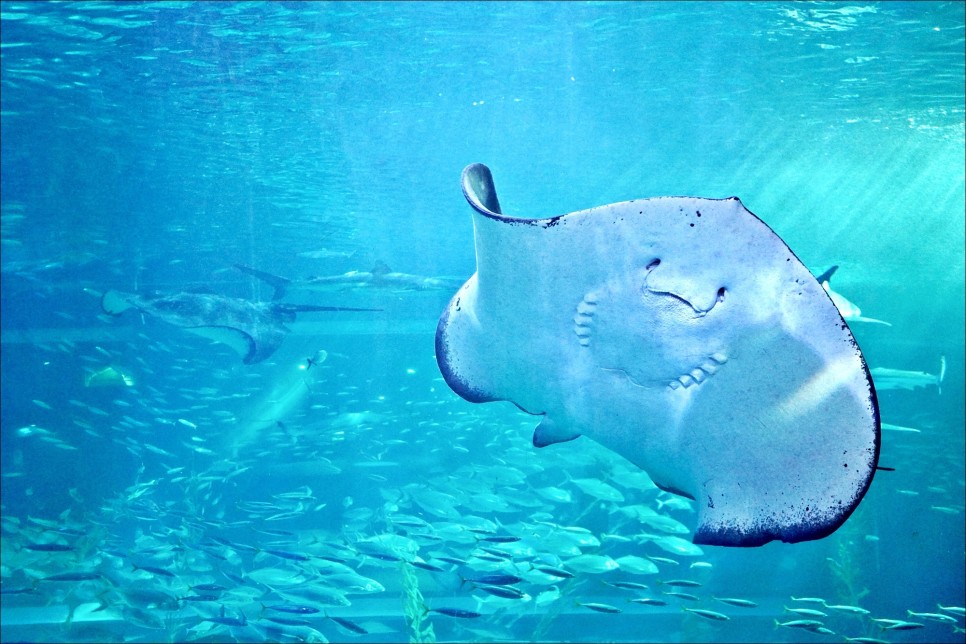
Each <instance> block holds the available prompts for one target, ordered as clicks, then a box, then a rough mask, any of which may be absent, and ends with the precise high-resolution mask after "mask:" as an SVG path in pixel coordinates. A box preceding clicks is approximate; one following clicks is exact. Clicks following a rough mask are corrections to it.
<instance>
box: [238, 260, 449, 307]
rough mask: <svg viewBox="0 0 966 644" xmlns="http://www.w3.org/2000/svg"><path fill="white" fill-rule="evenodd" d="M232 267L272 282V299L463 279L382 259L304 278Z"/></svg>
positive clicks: (444, 287)
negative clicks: (406, 269) (399, 267)
mask: <svg viewBox="0 0 966 644" xmlns="http://www.w3.org/2000/svg"><path fill="white" fill-rule="evenodd" d="M235 268H237V269H238V270H240V271H241V272H243V273H247V274H248V275H253V276H255V277H257V278H258V279H260V280H263V281H265V282H267V283H268V284H271V285H272V287H273V288H274V289H275V295H274V297H273V298H272V299H273V300H279V299H281V298H282V297H284V295H285V294H286V292H287V291H290V290H291V291H312V292H330V291H347V290H359V289H384V290H389V291H449V290H452V289H456V288H459V287H460V286H461V285H462V284H463V282H464V281H466V280H465V279H463V278H456V277H425V276H423V275H412V274H410V273H397V272H395V271H393V270H392V269H390V268H389V267H388V266H387V265H386V264H385V263H383V262H376V264H375V266H373V267H372V270H371V271H349V272H348V273H343V274H342V275H323V276H318V277H310V278H308V279H305V280H293V279H288V278H286V277H279V276H278V275H272V274H271V273H266V272H264V271H260V270H257V269H254V268H252V267H250V266H243V265H242V264H235Z"/></svg>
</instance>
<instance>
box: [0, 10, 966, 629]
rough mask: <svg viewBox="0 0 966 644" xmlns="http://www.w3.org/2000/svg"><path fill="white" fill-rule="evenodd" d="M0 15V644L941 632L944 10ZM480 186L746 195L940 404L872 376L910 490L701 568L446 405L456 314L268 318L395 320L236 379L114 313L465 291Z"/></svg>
mask: <svg viewBox="0 0 966 644" xmlns="http://www.w3.org/2000/svg"><path fill="white" fill-rule="evenodd" d="M0 29H2V31H0V44H2V49H0V52H2V55H0V75H2V76H0V87H2V93H0V109H2V113H0V115H2V131H0V151H2V156H0V173H2V182H0V188H2V192H0V207H2V271H0V275H2V327H0V330H2V334H0V340H2V351H0V359H2V408H0V414H2V416H0V418H2V423H0V431H2V436H0V439H2V452H0V459H2V460H0V463H2V522H0V527H2V532H0V547H2V559H0V581H2V591H3V594H2V612H0V637H2V639H3V640H4V641H261V640H268V641H325V640H329V641H382V642H394V641H417V640H418V641H533V640H540V641H561V640H567V641H593V642H599V641H702V642H710V641H715V642H717V641H722V642H751V641H808V642H813V641H814V642H824V641H828V642H834V641H842V640H843V638H856V637H867V638H876V639H878V640H885V641H890V642H915V641H922V642H940V641H941V642H963V641H964V633H963V630H962V629H963V626H964V617H963V612H962V611H963V608H962V607H963V606H964V604H966V599H964V594H966V591H964V568H963V562H964V554H966V552H964V550H966V548H964V521H963V515H964V393H963V389H964V381H963V367H964V5H963V4H962V3H958V2H949V3H942V2H939V3H936V2H889V3H868V2H853V3H791V2H789V3H784V2H782V3H771V2H754V3H739V2H725V3H693V2H688V3H674V2H660V3H598V2H594V3H553V2H539V3H526V2H509V3H499V2H497V3H458V2H444V3H433V2H413V3H376V2H372V3H370V2H365V3H342V2H337V3H274V2H273V3H229V2H212V3H178V2H167V3H164V2H158V3H143V4H129V3H106V2H103V3H102V2H89V3H48V2H2V3H0ZM473 162H482V163H485V164H487V165H488V166H490V167H491V168H492V169H493V172H494V175H495V177H496V182H497V184H498V187H499V189H500V199H501V203H502V204H503V207H504V209H505V211H506V212H508V213H511V214H513V215H516V216H522V217H546V216H552V215H558V214H562V213H565V212H571V211H575V210H580V209H584V208H589V207H593V206H598V205H601V204H607V203H612V202H617V201H623V200H627V199H636V198H643V197H652V196H662V195H694V196H702V197H711V198H724V197H729V196H732V195H736V196H738V197H740V198H741V200H742V202H743V203H744V204H745V205H746V206H747V207H748V208H749V209H750V210H751V211H753V212H754V213H755V214H757V215H758V216H759V217H760V218H761V219H762V220H764V221H765V222H766V223H767V224H768V225H769V226H770V227H771V228H772V229H773V230H775V231H776V232H777V233H778V234H779V235H780V236H781V237H782V238H783V239H784V240H785V242H786V243H787V244H788V245H789V246H790V247H791V248H792V249H793V250H794V252H795V254H796V255H797V256H798V257H799V258H801V260H802V261H803V262H804V263H805V264H806V265H807V266H808V267H809V268H810V269H812V270H813V272H814V273H815V274H819V273H820V272H821V271H824V270H825V269H827V268H829V267H830V266H833V265H837V266H838V267H839V268H838V271H837V273H836V274H835V276H834V279H833V280H832V282H831V286H832V287H833V288H834V289H835V291H836V292H838V293H840V294H842V295H843V296H845V297H846V298H848V300H850V301H851V302H853V303H854V304H856V305H857V306H859V307H861V309H862V314H863V315H864V316H866V317H870V318H875V319H878V320H882V321H886V322H888V323H889V324H890V325H891V326H887V325H884V324H878V323H874V322H859V321H857V322H853V323H852V324H851V327H852V331H853V333H854V334H855V336H856V338H857V340H858V342H859V344H860V345H861V347H862V350H863V352H864V354H865V357H866V359H867V361H868V363H869V365H870V367H872V368H886V369H898V370H903V371H907V372H924V373H926V374H929V375H930V376H932V378H931V380H930V378H928V377H923V378H922V379H921V380H920V384H922V385H923V386H920V387H918V388H914V389H902V388H891V387H883V386H880V387H879V391H878V398H879V403H880V410H881V415H882V420H883V422H884V423H887V424H889V425H890V426H892V427H893V428H891V429H886V430H884V431H883V437H882V454H881V459H880V465H882V466H886V467H890V468H894V469H895V471H881V472H878V473H877V474H876V476H875V479H874V481H873V483H872V486H871V488H870V490H869V492H868V494H867V496H866V498H865V499H864V501H863V502H862V503H861V505H860V506H859V507H858V509H857V510H856V511H855V513H854V514H853V515H852V516H851V518H850V519H849V520H848V521H847V522H846V523H845V524H844V526H843V527H842V528H840V529H839V530H838V531H837V532H835V533H834V534H832V535H831V536H829V537H827V538H825V539H822V540H819V541H812V542H805V543H798V544H793V545H788V544H776V543H771V544H768V545H766V546H763V547H760V548H751V549H734V548H732V549H729V548H720V547H713V546H703V547H702V548H701V550H700V551H688V550H687V544H689V543H690V535H689V534H688V530H690V529H691V528H693V526H694V516H695V515H694V512H693V508H692V507H691V504H689V503H687V502H686V501H685V500H683V499H681V498H679V497H677V498H676V497H673V496H672V495H669V494H667V493H663V492H659V491H658V490H657V489H655V488H654V487H653V486H652V485H651V484H650V482H649V480H648V479H647V478H646V476H644V475H643V474H642V473H641V472H640V471H639V470H637V469H636V468H634V467H633V466H631V465H630V464H628V463H627V462H626V461H623V460H622V459H620V458H619V457H617V456H616V455H614V454H613V453H611V452H608V451H607V450H605V449H603V448H601V447H599V446H596V445H594V444H593V443H591V442H590V441H589V440H587V439H583V438H582V439H578V440H577V441H574V442H569V443H564V444H560V445H555V446H552V447H548V448H545V449H540V450H538V449H536V448H534V447H533V446H532V444H531V436H532V430H533V426H534V425H535V421H534V419H533V417H531V416H528V415H527V414H524V413H522V412H520V411H519V410H517V409H516V408H515V407H513V406H512V405H511V404H509V403H492V404H487V405H472V404H470V403H467V402H465V401H463V400H461V399H459V398H458V397H457V396H456V395H455V394H454V393H452V392H451V391H450V390H449V388H448V387H447V386H446V384H445V383H444V382H443V380H442V378H441V376H440V374H439V371H438V369H437V366H436V361H435V359H434V345H433V336H434V331H435V328H436V322H437V319H438V316H439V314H440V312H441V311H442V310H443V308H444V307H445V306H446V304H447V302H448V301H449V298H450V297H451V296H452V294H453V292H452V291H446V290H430V291H411V290H410V291H404V290H394V289H385V288H381V289H380V288H375V289H351V290H336V291H331V292H324V293H315V292H307V293H306V292H303V293H294V292H293V293H291V294H289V295H286V297H285V301H286V302H293V303H300V304H316V305H326V306H353V307H365V308H376V309H381V310H380V311H377V312H354V313H349V312H319V313H300V314H299V315H298V319H297V321H296V322H295V323H293V324H291V325H289V328H290V330H291V333H289V334H288V336H287V337H286V338H285V340H284V342H283V343H282V345H281V346H280V347H279V348H278V350H277V351H276V352H275V353H274V354H273V355H272V356H271V357H270V358H269V359H267V360H265V361H263V362H259V363H256V364H243V363H242V361H241V360H240V359H239V356H238V355H237V354H236V353H234V352H233V351H232V350H231V349H230V348H228V347H226V346H225V345H223V344H216V343H212V342H211V341H209V340H207V339H204V338H201V337H198V336H196V335H192V334H190V333H186V332H185V331H184V330H183V329H179V328H176V327H174V326H172V325H168V324H165V323H164V322H162V321H159V320H157V319H154V318H152V317H150V316H148V315H143V314H139V313H138V312H137V311H129V312H126V313H124V314H123V315H121V316H117V317H112V316H109V315H107V314H105V313H104V312H103V310H102V308H101V303H100V296H101V294H102V293H104V292H106V291H108V290H110V289H117V290H119V291H123V292H127V293H139V294H142V295H151V294H155V293H164V294H172V293H189V294H194V295H198V296H201V295H204V294H208V295H211V296H212V297H217V296H227V297H233V298H245V299H248V300H252V301H261V302H267V301H269V300H270V298H271V297H272V294H273V291H272V288H271V287H270V286H269V285H268V284H266V283H264V282H260V281H258V280H255V279H253V278H251V277H249V276H248V275H246V274H243V273H242V272H240V271H238V270H237V269H235V268H234V266H233V265H235V264H242V265H247V266H253V267H255V268H257V269H259V270H262V271H267V272H270V273H272V274H276V275H280V276H284V277H286V278H290V279H294V280H305V279H306V278H308V277H310V276H318V275H323V276H333V275H343V274H345V273H347V272H349V271H370V270H371V269H372V268H373V267H374V266H377V265H379V264H378V263H380V262H381V263H384V264H385V265H387V266H389V267H391V269H392V270H394V271H398V272H402V273H408V274H413V275H420V276H425V277H452V278H459V279H466V278H468V277H469V276H470V275H471V274H472V273H473V271H474V270H475V265H476V264H475V255H474V246H473V230H472V225H471V220H470V216H469V208H468V207H467V205H466V203H465V201H464V198H463V196H462V194H461V190H460V186H459V176H460V171H461V169H462V168H463V167H464V166H465V165H467V164H469V163H473ZM574 261H575V262H579V261H580V258H575V259H574ZM521 311H522V315H527V311H528V307H527V306H526V303H522V304H521ZM525 323H526V324H528V325H532V326H533V327H534V328H539V326H540V324H541V320H540V319H538V318H537V319H528V320H526V322H525ZM319 350H323V351H325V352H326V353H325V354H319V353H318V352H319ZM323 355H324V357H325V359H324V361H320V360H317V361H316V362H317V364H314V365H312V366H310V367H309V369H307V370H306V369H304V367H306V365H308V363H307V358H309V357H313V356H314V357H316V358H318V357H320V356H323ZM641 359H642V360H646V359H647V356H641ZM941 360H944V362H945V369H944V373H943V376H944V377H943V379H942V382H941V383H940V382H939V379H938V376H939V375H940V363H941ZM300 367H302V369H300ZM895 427H898V428H899V429H895ZM903 428H904V429H903ZM908 430H916V431H908ZM614 492H617V493H618V494H614ZM583 555H593V557H585V558H583V559H580V560H579V561H578V560H575V559H574V558H575V557H577V556H583ZM615 561H616V562H617V564H618V567H617V568H614V566H613V565H612V563H611V562H615ZM581 564H582V565H581ZM547 569H549V570H552V571H554V572H552V573H547V572H545V570H547ZM492 574H503V575H513V576H515V577H519V578H521V580H520V581H518V582H516V583H512V584H511V583H497V584H496V585H494V584H485V583H482V582H481V581H479V579H480V578H481V577H483V576H484V575H492ZM464 579H468V580H469V581H464ZM474 580H476V581H474ZM675 580H686V581H689V582H695V583H697V584H700V585H689V586H680V585H674V584H669V583H667V582H672V581H675ZM491 581H492V580H491ZM499 581H500V582H508V580H507V579H503V580H499ZM626 582H631V583H633V584H644V585H646V586H647V588H638V587H628V585H627V583H626ZM615 583H617V584H618V585H616V586H615V585H614V584H615ZM514 589H515V590H514ZM669 592H677V593H682V592H685V593H688V594H690V595H692V596H693V597H687V596H684V595H672V594H668V593H669ZM642 598H644V599H645V602H643V603H642V602H640V601H631V600H632V599H637V600H640V599H642ZM720 598H736V599H742V600H746V601H747V602H751V603H753V604H754V605H753V606H752V605H745V606H739V605H735V604H734V603H732V604H729V603H726V602H722V601H721V600H720ZM803 598H815V599H818V600H820V601H818V602H809V601H803ZM587 604H591V606H587ZM596 604H605V605H608V606H610V607H612V608H613V609H614V610H619V611H620V612H613V611H608V609H601V607H600V606H596V610H595V606H594V605H596ZM843 605H844V606H851V607H859V608H861V609H863V610H864V611H868V612H867V613H856V612H846V611H847V610H848V609H843V608H829V607H828V606H840V607H841V606H843ZM957 608H958V610H956V609H957ZM453 609H458V610H460V611H470V613H457V612H455V611H454V610H453ZM685 609H700V610H712V611H716V612H717V613H721V614H723V615H725V616H727V617H728V618H729V619H726V620H725V619H710V618H708V617H707V615H705V616H702V615H700V614H698V613H695V612H691V611H690V610H685ZM788 609H797V610H801V609H807V610H814V611H819V612H820V613H823V615H816V614H811V615H809V614H802V613H796V612H792V611H790V610H788ZM602 610H603V611H608V612H602ZM293 611H295V612H293ZM908 611H913V612H916V613H926V614H929V616H925V617H923V616H921V615H920V616H916V615H911V614H910V613H909V612H908ZM454 614H455V615H456V616H454ZM803 619H813V620H816V622H819V623H820V624H819V625H814V624H813V625H811V626H810V627H802V626H801V625H799V626H798V627H796V626H795V625H794V624H792V625H788V623H789V622H793V621H794V620H803ZM874 620H904V621H906V622H910V623H912V624H914V626H910V627H908V630H906V629H904V628H886V627H888V626H890V625H893V626H894V625H895V624H897V622H887V621H874ZM776 622H779V623H783V624H786V625H785V626H779V625H777V624H776ZM915 625H918V626H915ZM860 641H861V640H860Z"/></svg>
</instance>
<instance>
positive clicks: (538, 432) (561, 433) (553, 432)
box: [533, 416, 580, 447]
mask: <svg viewBox="0 0 966 644" xmlns="http://www.w3.org/2000/svg"><path fill="white" fill-rule="evenodd" d="M579 437H580V434H578V433H577V432H574V431H571V430H569V429H563V428H561V427H558V426H557V424H556V423H554V422H553V421H552V420H550V419H549V418H547V417H546V416H544V417H543V420H542V421H540V424H539V425H537V427H536V429H534V430H533V446H534V447H546V446H547V445H553V444H554V443H566V442H567V441H572V440H574V439H575V438H579Z"/></svg>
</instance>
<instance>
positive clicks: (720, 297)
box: [718, 286, 725, 302]
mask: <svg viewBox="0 0 966 644" xmlns="http://www.w3.org/2000/svg"><path fill="white" fill-rule="evenodd" d="M724 296H725V287H723V286H722V287H721V288H719V289H718V301H719V302H724Z"/></svg>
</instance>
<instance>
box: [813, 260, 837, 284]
mask: <svg viewBox="0 0 966 644" xmlns="http://www.w3.org/2000/svg"><path fill="white" fill-rule="evenodd" d="M838 269H839V267H838V265H835V266H833V267H832V268H830V269H828V270H827V271H825V272H824V273H822V274H821V275H819V276H818V277H816V278H815V279H816V280H818V283H819V284H822V285H823V286H825V284H826V283H827V282H830V281H831V280H832V276H833V275H835V271H837V270H838Z"/></svg>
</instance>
